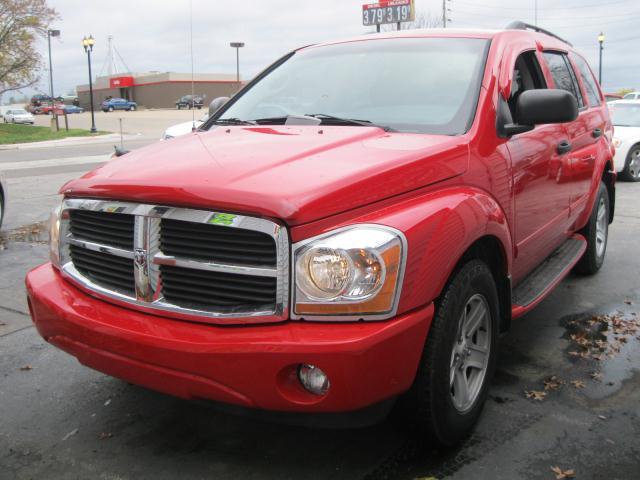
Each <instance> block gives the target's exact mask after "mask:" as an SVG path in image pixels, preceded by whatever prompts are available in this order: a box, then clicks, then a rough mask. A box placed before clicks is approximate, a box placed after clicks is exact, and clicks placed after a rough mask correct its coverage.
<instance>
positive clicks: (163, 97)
mask: <svg viewBox="0 0 640 480" xmlns="http://www.w3.org/2000/svg"><path fill="white" fill-rule="evenodd" d="M193 83H194V93H195V94H196V95H202V96H204V97H205V102H204V103H205V107H206V105H207V104H208V103H209V102H211V101H212V100H213V99H214V98H216V97H229V96H231V95H233V94H234V93H235V92H237V91H238V89H239V86H240V85H239V84H238V82H237V81H236V76H235V75H234V74H215V73H199V74H195V75H194V77H193ZM240 83H242V82H240ZM76 90H77V93H78V101H79V102H80V106H81V107H83V108H85V109H88V108H89V103H90V101H89V85H88V84H86V85H78V86H77V87H76ZM189 94H191V74H190V73H174V72H145V73H125V74H122V73H119V74H117V75H113V76H104V77H98V78H96V80H95V82H94V83H93V106H94V108H95V109H96V110H99V109H100V104H101V103H102V101H103V100H104V99H106V98H107V97H114V98H125V99H127V100H132V101H134V102H136V103H137V104H138V106H140V107H146V108H173V107H175V103H176V101H177V100H178V99H179V98H180V97H182V96H183V95H189Z"/></svg>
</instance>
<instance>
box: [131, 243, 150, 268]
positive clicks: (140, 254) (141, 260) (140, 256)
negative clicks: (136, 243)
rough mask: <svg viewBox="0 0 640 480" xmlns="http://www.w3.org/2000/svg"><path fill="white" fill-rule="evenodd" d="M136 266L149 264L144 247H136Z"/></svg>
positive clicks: (141, 266)
mask: <svg viewBox="0 0 640 480" xmlns="http://www.w3.org/2000/svg"><path fill="white" fill-rule="evenodd" d="M133 261H134V262H135V264H136V266H138V267H140V268H145V267H146V266H147V251H146V250H145V249H144V248H136V250H135V252H134V256H133Z"/></svg>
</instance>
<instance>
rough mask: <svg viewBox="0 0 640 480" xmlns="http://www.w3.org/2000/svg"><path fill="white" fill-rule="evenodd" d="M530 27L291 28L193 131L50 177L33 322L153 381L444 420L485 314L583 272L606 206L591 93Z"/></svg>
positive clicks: (600, 124) (461, 401)
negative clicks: (308, 40) (274, 58)
mask: <svg viewBox="0 0 640 480" xmlns="http://www.w3.org/2000/svg"><path fill="white" fill-rule="evenodd" d="M533 28H535V27H531V26H528V25H526V24H522V23H517V24H512V25H510V26H509V27H508V28H507V29H505V30H500V31H488V30H487V31H484V30H482V31H481V30H473V31H468V32H465V31H461V30H455V31H451V32H447V31H440V30H438V31H431V30H428V29H426V30H416V31H413V32H411V34H410V35H408V34H407V33H406V32H404V31H403V32H398V33H395V32H394V33H382V34H377V35H375V34H374V35H367V36H362V37H357V38H355V39H353V38H352V39H348V40H344V41H335V42H329V43H326V44H321V45H314V46H312V47H304V48H300V49H299V50H296V51H294V52H292V53H291V54H290V55H288V56H286V57H284V58H283V59H281V60H279V61H278V62H277V63H275V64H273V65H272V66H271V67H269V68H268V69H267V70H266V71H265V72H263V73H262V74H261V75H260V76H259V77H258V78H257V80H254V82H252V84H251V85H250V88H245V89H243V90H242V91H240V92H239V93H238V94H237V95H235V96H234V97H233V98H232V99H231V100H229V101H228V102H227V103H226V104H225V105H224V106H223V107H222V108H220V109H219V110H218V111H217V112H216V113H215V114H214V115H213V116H212V117H211V118H209V119H208V120H207V121H206V122H205V124H204V125H203V126H202V129H203V130H208V131H199V132H197V133H195V134H193V135H186V136H183V137H181V138H176V139H174V140H172V141H171V142H162V143H160V142H157V143H155V144H152V145H149V146H147V147H144V148H141V149H136V150H133V151H131V152H129V153H127V154H126V155H123V156H122V157H120V158H118V159H114V160H111V161H110V162H109V163H108V164H107V165H104V166H102V167H100V168H98V169H96V170H94V171H93V172H92V173H90V174H88V175H84V176H83V177H81V178H80V179H77V180H73V181H71V182H70V183H67V184H66V185H65V186H64V189H63V191H62V192H61V193H63V194H64V195H65V197H64V199H63V202H62V204H61V206H60V208H58V209H56V210H55V211H54V212H53V214H52V221H51V225H52V228H51V232H50V238H51V246H50V251H51V262H50V263H46V264H44V265H42V266H40V267H37V268H36V269H34V270H32V271H31V272H30V273H29V274H28V275H27V279H26V283H27V292H28V298H29V306H30V311H31V314H32V317H33V320H34V323H35V325H36V327H37V329H38V331H39V333H40V334H41V335H42V336H43V337H44V338H45V339H46V340H47V341H49V342H51V343H52V344H54V345H56V346H57V347H59V348H61V349H62V350H64V351H65V352H67V353H70V354H72V355H75V356H76V357H77V358H78V360H79V361H80V362H82V363H83V364H85V365H87V366H89V367H91V368H94V369H96V370H99V371H102V372H105V373H107V374H109V375H112V376H116V377H119V378H122V379H124V380H126V381H127V382H131V383H135V384H140V385H143V386H145V387H147V388H151V389H156V390H159V391H161V392H164V393H167V394H173V395H176V396H179V397H183V398H197V399H201V400H204V399H206V400H211V401H215V402H223V403H229V404H235V405H236V406H237V407H244V408H250V409H258V410H267V411H278V412H288V413H289V414H290V416H289V417H288V418H289V419H291V416H294V415H296V414H298V415H303V416H304V415H306V416H305V417H304V419H305V420H309V415H313V414H321V415H320V417H319V420H318V421H319V422H321V423H325V422H328V421H330V419H334V420H336V419H337V418H339V419H340V421H341V422H343V424H344V422H346V421H347V419H348V418H349V417H350V418H351V420H352V421H355V420H354V419H357V421H358V422H360V424H362V423H364V422H373V421H376V420H378V419H380V418H381V417H382V416H384V415H385V414H386V413H387V412H388V411H389V409H390V408H392V407H393V406H394V403H396V401H397V405H396V407H397V408H398V409H399V413H401V414H402V415H404V417H405V418H406V421H407V422H408V423H409V424H410V425H412V426H413V427H416V428H420V429H421V430H422V432H423V434H422V437H421V438H425V439H429V440H430V441H433V442H438V443H441V444H445V445H453V444H455V443H457V442H460V441H461V440H462V439H463V438H464V437H465V436H466V435H467V434H468V433H469V432H470V431H471V429H472V428H473V425H474V424H475V422H476V420H477V419H478V417H479V415H480V412H481V410H482V407H483V404H484V402H485V400H486V398H487V395H488V388H489V384H490V382H491V378H492V376H493V373H494V370H495V367H496V361H497V354H498V347H499V345H498V335H499V334H501V333H503V332H506V331H507V330H508V329H509V326H510V324H511V322H512V321H513V320H514V319H515V318H518V317H521V316H522V315H523V314H524V313H526V312H528V311H530V310H531V309H533V308H534V307H535V306H536V305H538V304H539V303H540V301H541V300H542V299H544V298H545V297H546V296H547V295H548V294H549V293H550V292H551V291H552V290H553V288H554V287H555V286H556V285H558V283H559V282H560V281H561V280H562V279H563V278H564V277H565V276H566V275H567V274H568V273H569V272H570V271H572V269H575V270H578V271H580V272H582V273H584V274H594V273H596V272H597V271H598V270H599V269H600V267H601V266H602V264H603V262H604V259H605V253H606V248H607V237H608V227H609V223H610V222H611V221H612V220H613V214H614V199H615V178H616V175H615V172H612V169H613V158H612V153H613V149H612V147H611V144H610V139H611V137H612V134H613V130H612V125H611V120H610V118H609V112H608V110H607V108H606V106H605V102H604V96H603V95H602V93H601V91H600V87H599V86H598V84H597V82H596V80H595V77H594V76H593V74H592V71H591V70H590V68H589V66H588V65H587V62H586V61H585V60H584V58H583V57H582V56H581V55H580V54H579V53H577V52H576V51H575V50H574V49H573V48H572V47H571V45H569V44H568V43H566V42H564V41H563V40H562V39H560V38H559V37H556V36H554V35H552V34H549V33H544V32H542V31H539V29H538V31H533V30H532V29H533ZM326 72H331V75H327V74H326ZM576 159H580V161H575V160H576ZM554 165H557V166H554ZM550 172H552V173H551V174H550ZM558 172H560V173H559V174H558ZM558 176H560V177H561V178H562V179H563V181H560V182H559V181H557V178H558ZM230 326H235V328H229V327H230ZM533 330H535V329H532V331H533ZM503 361H506V360H504V359H503ZM52 373H53V372H52ZM316 418H318V417H316Z"/></svg>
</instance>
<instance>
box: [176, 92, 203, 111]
mask: <svg viewBox="0 0 640 480" xmlns="http://www.w3.org/2000/svg"><path fill="white" fill-rule="evenodd" d="M203 105H204V96H202V95H185V96H183V97H180V100H178V101H177V102H176V108H177V109H178V110H180V109H182V108H197V109H198V110H200V109H201V108H202V106H203Z"/></svg>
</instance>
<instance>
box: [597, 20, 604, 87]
mask: <svg viewBox="0 0 640 480" xmlns="http://www.w3.org/2000/svg"><path fill="white" fill-rule="evenodd" d="M598 43H599V44H600V62H599V63H598V83H599V84H600V86H601V87H602V50H604V33H602V32H600V35H598Z"/></svg>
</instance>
